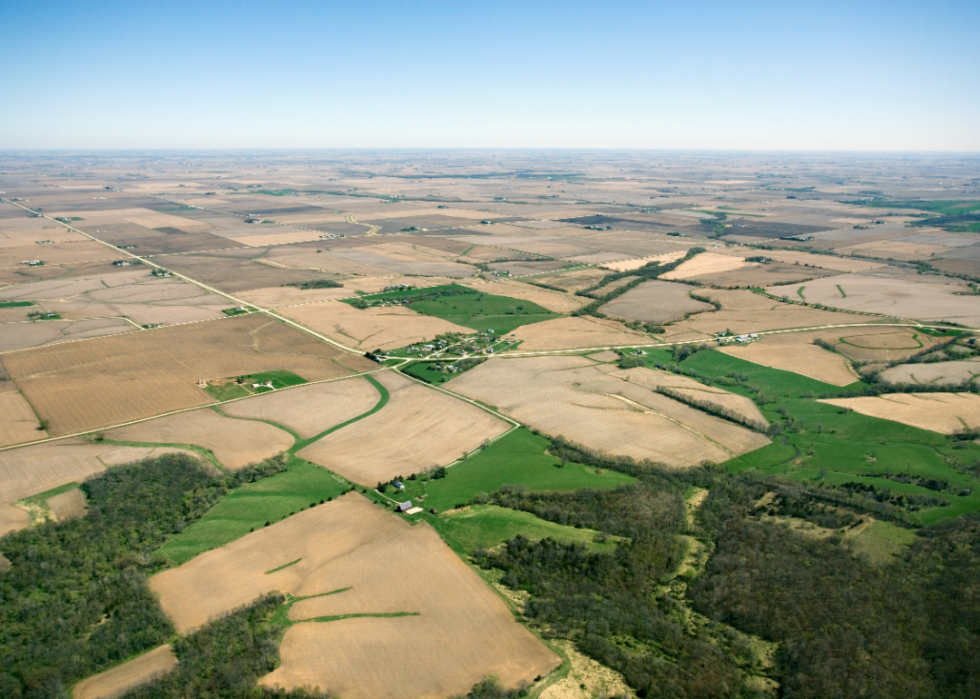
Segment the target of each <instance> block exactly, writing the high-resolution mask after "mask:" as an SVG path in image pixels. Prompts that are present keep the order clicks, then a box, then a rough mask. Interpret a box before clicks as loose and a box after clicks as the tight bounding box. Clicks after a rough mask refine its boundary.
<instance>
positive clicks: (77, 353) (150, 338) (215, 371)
mask: <svg viewBox="0 0 980 699" xmlns="http://www.w3.org/2000/svg"><path fill="white" fill-rule="evenodd" d="M338 305H340V304H338ZM134 358H139V360H138V361H136V362H134V361H133V359H134ZM335 360H339V361H335ZM2 361H3V363H4V365H5V366H6V367H7V370H8V372H9V373H10V375H11V377H12V378H13V379H14V380H15V381H16V382H17V385H18V386H19V387H20V389H21V391H23V393H24V395H25V397H26V398H27V399H28V400H29V401H30V402H31V405H33V406H34V409H35V410H36V411H37V412H38V414H39V415H40V416H41V417H42V418H46V419H48V420H50V421H51V427H50V430H49V431H50V432H51V433H52V434H53V435H64V434H71V433H73V432H79V431H84V430H91V429H96V428H98V427H105V426H110V425H114V424H119V423H122V422H127V421H130V420H135V419H138V418H143V417H151V416H153V415H159V414H161V413H165V412H168V411H170V410H177V409H180V408H189V407H193V406H196V405H206V404H208V403H211V402H213V399H212V398H211V397H210V396H209V395H208V394H207V393H205V392H204V391H203V390H201V389H200V388H198V386H197V382H198V381H199V380H202V379H204V380H210V379H215V378H222V377H226V376H237V375H242V374H253V373H258V372H262V371H275V370H286V371H292V372H294V373H297V374H299V375H300V376H302V377H303V378H304V379H307V380H310V381H313V380H318V379H328V378H337V377H340V376H345V375H349V374H353V373H356V372H357V371H358V370H365V369H368V368H373V367H375V365H374V364H373V363H371V362H369V361H368V360H366V359H362V358H360V357H351V356H349V355H348V356H343V357H342V358H341V354H340V351H339V350H337V349H335V348H333V347H331V346H329V345H326V344H325V343H323V342H321V341H318V340H316V339H314V338H313V337H311V336H309V335H306V334H304V333H302V332H301V331H299V330H296V329H294V328H290V327H289V326H287V325H284V324H283V323H280V322H278V321H275V320H270V319H269V318H266V317H264V316H260V315H259V314H251V315H246V316H238V317H235V318H228V319H227V320H217V321H210V322H207V323H195V324H193V325H184V326H179V327H174V328H163V329H160V330H150V331H146V332H137V333H130V334H126V335H122V336H119V337H110V338H100V339H98V340H91V341H87V342H74V343H67V344H61V345H54V346H52V347H45V348H40V349H35V350H25V351H22V352H14V353H10V354H6V355H4V356H3V360H2ZM341 362H342V363H341Z"/></svg>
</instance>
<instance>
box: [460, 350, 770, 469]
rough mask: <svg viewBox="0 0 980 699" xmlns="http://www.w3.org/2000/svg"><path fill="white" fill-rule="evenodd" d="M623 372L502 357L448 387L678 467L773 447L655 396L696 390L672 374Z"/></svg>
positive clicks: (589, 440)
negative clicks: (665, 389)
mask: <svg viewBox="0 0 980 699" xmlns="http://www.w3.org/2000/svg"><path fill="white" fill-rule="evenodd" d="M619 372H620V370H618V369H615V367H611V368H610V367H609V365H601V364H599V365H597V364H595V363H594V362H591V361H590V360H588V359H587V358H584V357H528V358H515V359H503V358H500V359H494V360H491V361H489V362H486V363H485V364H482V365H481V366H479V367H477V368H476V369H471V370H470V371H468V372H467V373H465V374H463V375H462V376H461V377H459V378H458V379H455V380H454V381H453V382H452V383H451V384H450V386H451V387H452V388H453V390H455V391H457V392H458V393H461V394H463V395H465V396H468V397H470V398H476V399H478V400H481V401H483V402H485V403H488V404H491V405H496V406H497V407H498V408H499V409H500V410H501V411H503V412H504V413H506V414H509V415H512V416H513V417H515V418H516V419H518V420H521V421H522V422H524V423H526V424H528V425H530V426H532V427H535V428H537V429H539V430H541V431H542V432H544V433H546V434H551V435H562V436H564V437H566V438H567V439H572V440H574V441H577V442H581V443H583V444H585V445H586V446H587V447H590V448H592V449H596V450H599V451H604V452H607V453H609V454H613V455H622V456H631V457H633V458H635V459H639V460H643V459H649V460H650V461H656V462H661V463H664V464H666V465H668V466H672V467H683V466H690V465H694V464H698V463H700V462H701V461H715V462H719V463H720V462H722V461H725V460H727V459H728V458H730V457H731V456H734V455H735V454H741V453H744V452H746V451H750V450H752V449H757V448H758V447H761V446H763V445H765V444H767V443H768V441H769V440H768V439H766V438H765V437H763V436H761V435H759V434H757V433H755V432H752V431H750V430H748V429H745V428H743V427H740V426H737V425H735V424H733V423H731V422H727V421H725V420H722V419H720V418H716V417H712V416H710V415H707V414H705V413H703V412H701V411H699V410H696V409H695V408H692V407H689V406H688V405H686V404H684V403H682V402H679V401H676V400H672V399H671V398H668V397H667V396H664V395H661V394H659V393H657V392H655V391H654V390H652V389H653V388H655V386H656V385H659V384H662V385H667V386H671V385H675V384H680V385H679V386H678V387H679V388H682V389H690V388H691V386H690V384H689V383H686V382H677V381H675V380H674V377H673V376H672V375H670V374H663V373H660V372H654V371H652V370H650V369H634V370H630V371H628V372H622V373H619ZM702 388H703V387H702Z"/></svg>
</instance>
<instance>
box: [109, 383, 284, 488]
mask: <svg viewBox="0 0 980 699" xmlns="http://www.w3.org/2000/svg"><path fill="white" fill-rule="evenodd" d="M267 395H269V396H270V397H273V396H277V394H275V393H272V394H267ZM256 400H261V397H259V398H257V399H256ZM243 402H247V401H243ZM106 437H107V438H109V439H111V440H114V441H118V442H147V443H151V444H193V445H195V446H198V447H203V448H205V449H207V450H209V451H210V452H212V453H213V454H214V456H215V458H217V459H218V461H220V462H221V465H222V466H224V467H225V468H229V469H232V470H236V469H239V468H242V467H244V466H248V465H249V464H254V463H258V462H259V461H262V460H263V459H267V458H269V457H270V456H275V455H276V454H278V453H279V452H282V451H285V450H286V449H288V448H289V447H291V446H292V445H293V438H292V436H291V435H290V434H289V433H288V432H283V431H282V430H280V429H277V428H275V427H273V426H272V425H269V424H266V423H264V422H256V421H254V420H241V419H236V418H232V417H222V416H221V415H219V414H218V413H216V412H215V411H213V410H211V409H210V408H207V409H204V410H194V411H191V412H187V413H179V414H177V415H170V416H168V417H161V418H157V419H156V420H147V421H146V422H139V423H137V424H135V425H129V426H127V427H120V428H119V429H115V430H110V431H109V432H107V433H106Z"/></svg>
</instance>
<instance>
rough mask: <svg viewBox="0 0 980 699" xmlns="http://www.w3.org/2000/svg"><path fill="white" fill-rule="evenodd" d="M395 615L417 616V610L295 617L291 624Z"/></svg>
mask: <svg viewBox="0 0 980 699" xmlns="http://www.w3.org/2000/svg"><path fill="white" fill-rule="evenodd" d="M396 616H419V613H418V612H378V613H376V614H371V613H361V614H335V615H333V616H315V617H313V618H312V619H296V620H295V621H292V622H291V623H293V624H307V623H317V624H323V623H326V622H328V621H340V620H341V619H360V618H362V617H372V618H379V619H387V618H388V617H396Z"/></svg>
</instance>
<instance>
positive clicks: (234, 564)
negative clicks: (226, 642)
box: [150, 493, 560, 699]
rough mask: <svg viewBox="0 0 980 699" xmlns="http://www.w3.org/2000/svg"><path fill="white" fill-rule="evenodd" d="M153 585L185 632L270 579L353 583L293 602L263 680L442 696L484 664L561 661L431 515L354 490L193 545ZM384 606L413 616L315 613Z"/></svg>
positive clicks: (369, 696)
mask: <svg viewBox="0 0 980 699" xmlns="http://www.w3.org/2000/svg"><path fill="white" fill-rule="evenodd" d="M297 559H299V562H298V563H296V564H295V565H291V566H289V567H287V568H283V569H282V570H280V571H277V572H275V573H270V574H267V573H266V571H268V570H271V569H273V568H276V567H278V566H281V565H283V564H285V563H289V562H292V561H295V560H297ZM393 571H397V574H393ZM150 586H151V587H152V589H153V590H154V591H155V592H156V593H157V594H158V595H159V596H160V603H161V605H162V607H163V609H164V611H165V612H166V613H167V614H168V615H169V616H170V618H171V619H172V620H173V621H174V624H175V626H176V627H177V630H178V631H179V632H180V633H188V632H190V631H192V630H193V629H195V628H198V627H200V626H202V625H203V624H205V623H207V622H208V621H209V620H211V619H213V618H215V617H219V616H222V615H224V614H227V613H229V612H231V611H232V610H234V609H235V608H237V607H239V606H241V605H243V604H247V603H249V602H251V601H252V600H254V599H256V598H257V597H259V596H260V595H262V594H265V593H268V592H272V591H274V590H278V591H282V592H288V593H290V594H292V595H295V596H296V597H309V596H315V595H322V594H323V593H328V592H332V591H337V590H345V589H346V591H344V592H337V593H335V594H332V595H327V596H320V597H313V598H311V599H306V600H303V601H299V602H297V603H296V604H295V605H294V606H293V607H292V609H291V610H290V613H289V617H290V619H292V620H294V621H297V622H300V623H296V624H294V625H293V626H292V627H291V628H290V629H289V630H288V631H287V632H286V635H285V637H284V638H283V641H282V645H281V647H280V657H281V658H282V665H280V667H279V668H278V669H276V670H275V671H273V672H272V673H270V674H269V675H267V676H265V677H264V678H262V680H261V684H263V685H264V686H267V687H275V686H277V685H278V686H280V687H283V688H286V689H293V688H297V687H302V686H318V687H320V689H321V690H323V691H328V692H330V693H331V694H333V695H339V696H343V697H347V698H349V699H375V698H376V697H381V696H383V697H391V698H392V699H436V698H439V699H441V698H443V697H446V696H449V695H452V694H459V693H465V692H466V691H468V690H469V688H470V687H472V686H473V684H474V683H476V682H478V681H479V680H480V679H482V678H483V677H484V676H486V675H488V674H494V675H497V676H499V677H500V680H501V681H502V683H503V684H504V685H505V686H508V687H513V686H515V685H517V683H518V682H519V681H520V680H527V681H533V680H534V678H535V677H537V676H538V675H545V674H547V673H548V672H549V671H550V670H551V669H553V668H554V667H556V666H557V665H558V664H559V662H560V659H559V658H558V656H556V655H555V654H553V653H552V652H551V651H549V650H548V649H547V648H545V646H544V645H543V644H541V642H540V641H538V640H537V639H536V638H535V637H534V636H533V635H532V634H531V633H530V632H529V631H527V630H526V629H524V628H523V627H522V626H521V625H520V624H518V623H517V622H516V621H515V620H514V618H513V617H512V616H511V614H510V611H509V610H508V608H507V606H506V605H505V604H504V602H503V601H502V600H501V599H500V598H499V597H497V595H496V594H495V593H494V592H492V591H491V590H490V589H489V588H488V587H487V586H486V585H485V584H484V583H483V581H482V580H481V579H480V577H479V576H478V575H477V574H476V573H475V572H473V571H472V570H471V569H470V568H469V567H468V566H467V565H466V564H465V563H463V561H462V560H460V559H459V558H458V557H457V556H456V555H455V554H454V553H453V552H452V550H451V549H450V548H449V547H448V546H446V544H445V543H443V541H442V540H441V539H440V538H439V536H438V534H436V532H435V531H434V530H433V529H431V528H430V527H429V526H428V525H427V524H424V523H422V524H419V525H417V526H414V527H413V526H411V525H410V524H408V523H407V522H405V521H403V520H402V519H401V518H399V517H396V516H394V515H392V514H391V513H389V512H386V511H385V510H384V509H382V508H380V507H378V506H377V505H375V504H373V503H371V502H370V501H369V500H367V499H366V498H364V497H363V496H361V495H359V494H356V493H351V494H347V495H345V496H343V497H341V498H338V499H337V500H334V501H333V502H330V503H327V504H325V505H319V506H317V507H315V508H310V509H308V510H306V511H304V512H301V513H299V514H298V515H295V516H293V517H290V518H288V519H286V520H284V521H282V522H279V523H277V524H275V525H273V526H271V527H267V528H265V529H262V530H260V531H258V532H255V533H253V534H249V535H247V536H245V537H243V538H241V539H239V540H238V541H235V542H233V543H231V544H228V545H227V546H224V547H222V548H220V549H217V550H214V551H209V552H207V553H204V554H202V555H200V556H197V557H196V558H194V559H192V560H190V561H189V562H187V563H185V564H184V565H182V566H180V567H179V568H176V569H172V570H168V571H165V572H163V573H160V574H159V575H156V576H154V577H153V578H152V579H151V581H150ZM385 613H388V614H392V613H395V614H397V613H407V614H411V615H413V616H399V617H387V618H385V617H370V616H362V617H360V618H349V619H341V620H336V621H329V622H316V621H312V619H313V618H315V617H322V616H340V615H345V614H362V615H370V614H385ZM304 620H311V621H306V622H305V623H304Z"/></svg>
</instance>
